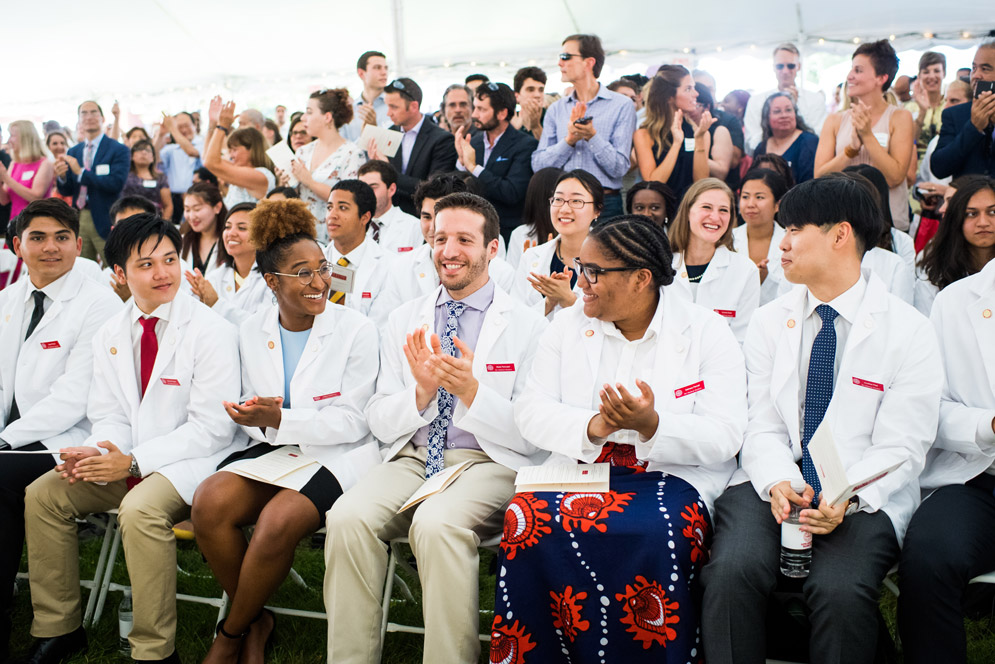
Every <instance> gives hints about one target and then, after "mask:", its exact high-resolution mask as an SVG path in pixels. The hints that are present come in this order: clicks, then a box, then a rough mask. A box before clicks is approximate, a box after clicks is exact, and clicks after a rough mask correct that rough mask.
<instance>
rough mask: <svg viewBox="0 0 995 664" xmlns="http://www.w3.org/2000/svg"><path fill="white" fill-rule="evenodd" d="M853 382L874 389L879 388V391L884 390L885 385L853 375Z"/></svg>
mask: <svg viewBox="0 0 995 664" xmlns="http://www.w3.org/2000/svg"><path fill="white" fill-rule="evenodd" d="M853 384H854V385H859V386H860V387H868V388H870V389H872V390H877V391H878V392H884V385H882V384H881V383H875V382H873V381H870V380H864V379H863V378H857V377H856V376H854V377H853Z"/></svg>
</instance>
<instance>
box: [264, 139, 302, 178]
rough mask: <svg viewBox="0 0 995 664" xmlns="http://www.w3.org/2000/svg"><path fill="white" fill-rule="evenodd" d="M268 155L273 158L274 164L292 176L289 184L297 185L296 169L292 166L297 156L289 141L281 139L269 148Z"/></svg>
mask: <svg viewBox="0 0 995 664" xmlns="http://www.w3.org/2000/svg"><path fill="white" fill-rule="evenodd" d="M266 155H267V156H268V157H269V158H270V159H272V160H273V165H274V166H276V167H277V168H279V169H280V170H281V171H283V172H284V173H286V174H287V176H288V177H289V178H290V182H289V183H288V185H289V186H291V187H296V186H297V185H298V182H297V178H295V177H294V170H293V169H292V168H291V167H290V164H291V162H293V161H294V159H295V157H294V153H293V152H292V151H291V150H290V146H289V145H287V141H280V142H279V143H277V144H276V145H274V146H273V147H271V148H270V149H269V150H267V151H266Z"/></svg>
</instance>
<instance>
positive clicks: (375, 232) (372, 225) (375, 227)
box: [370, 219, 380, 244]
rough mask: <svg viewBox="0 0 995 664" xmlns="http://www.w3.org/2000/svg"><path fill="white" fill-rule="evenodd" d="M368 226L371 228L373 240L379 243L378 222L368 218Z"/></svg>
mask: <svg viewBox="0 0 995 664" xmlns="http://www.w3.org/2000/svg"><path fill="white" fill-rule="evenodd" d="M370 228H372V229H373V241H374V242H376V243H377V244H380V222H378V221H376V220H375V219H370Z"/></svg>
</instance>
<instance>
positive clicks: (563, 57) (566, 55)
mask: <svg viewBox="0 0 995 664" xmlns="http://www.w3.org/2000/svg"><path fill="white" fill-rule="evenodd" d="M583 57H584V56H583V55H581V54H580V53H560V60H563V61H564V62H566V61H567V60H569V59H570V58H581V59H583Z"/></svg>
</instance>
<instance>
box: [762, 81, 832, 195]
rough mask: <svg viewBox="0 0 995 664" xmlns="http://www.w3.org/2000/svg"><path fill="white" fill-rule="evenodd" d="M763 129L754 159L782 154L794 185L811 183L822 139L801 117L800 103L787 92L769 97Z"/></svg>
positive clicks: (765, 106)
mask: <svg viewBox="0 0 995 664" xmlns="http://www.w3.org/2000/svg"><path fill="white" fill-rule="evenodd" d="M760 126H761V127H762V129H763V134H762V135H761V137H760V144H759V145H757V149H756V150H755V151H754V152H753V158H754V159H756V158H758V157H760V156H762V155H765V154H776V155H780V156H781V157H783V158H784V160H785V161H786V162H788V166H790V167H791V174H792V175H793V176H794V181H795V183H798V184H800V183H802V182H805V181H807V180H811V179H812V177H813V171H814V169H815V152H816V150H817V149H818V147H819V137H818V136H817V135H816V134H815V133H814V132H813V131H812V128H811V127H809V126H808V125H807V124H805V120H803V119H802V117H801V116H800V115H798V104H796V103H795V100H794V98H793V97H792V96H791V95H790V94H788V93H787V92H775V93H774V94H772V95H771V96H769V97H767V100H766V101H765V102H764V107H763V111H762V113H761V118H760Z"/></svg>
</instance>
